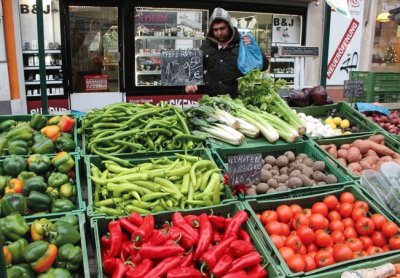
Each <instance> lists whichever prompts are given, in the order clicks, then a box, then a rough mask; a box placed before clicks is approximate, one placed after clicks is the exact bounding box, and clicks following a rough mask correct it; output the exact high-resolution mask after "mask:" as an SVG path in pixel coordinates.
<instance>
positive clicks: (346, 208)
mask: <svg viewBox="0 0 400 278" xmlns="http://www.w3.org/2000/svg"><path fill="white" fill-rule="evenodd" d="M352 212H353V204H351V203H341V204H340V207H339V213H340V215H341V216H342V217H351V214H352Z"/></svg>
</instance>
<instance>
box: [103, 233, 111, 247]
mask: <svg viewBox="0 0 400 278" xmlns="http://www.w3.org/2000/svg"><path fill="white" fill-rule="evenodd" d="M100 241H101V247H102V248H103V247H106V248H107V247H110V245H111V238H110V234H109V233H107V234H106V235H104V236H102V237H101V239H100Z"/></svg>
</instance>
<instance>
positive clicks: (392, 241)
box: [389, 235, 400, 250]
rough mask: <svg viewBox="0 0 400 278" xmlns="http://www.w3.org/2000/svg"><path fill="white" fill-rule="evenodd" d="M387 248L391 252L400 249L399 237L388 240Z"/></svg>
mask: <svg viewBox="0 0 400 278" xmlns="http://www.w3.org/2000/svg"><path fill="white" fill-rule="evenodd" d="M389 246H390V249H392V250H396V249H400V235H395V236H392V237H391V238H390V239H389Z"/></svg>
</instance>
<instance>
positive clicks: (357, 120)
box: [295, 102, 379, 138]
mask: <svg viewBox="0 0 400 278" xmlns="http://www.w3.org/2000/svg"><path fill="white" fill-rule="evenodd" d="M295 110H296V112H297V113H304V114H306V115H309V116H313V117H315V118H321V120H323V118H327V117H329V116H330V115H331V114H332V113H338V114H340V115H341V117H342V119H344V118H345V119H347V120H349V122H350V125H351V126H355V127H357V128H358V130H359V132H357V133H356V134H360V133H361V134H364V133H366V132H371V131H375V130H378V129H379V127H377V126H376V125H374V124H373V123H371V121H369V120H368V118H367V117H365V116H364V115H362V114H361V113H360V112H358V111H357V110H356V109H354V108H353V107H351V106H350V105H349V104H347V103H345V102H339V103H335V104H329V105H322V106H307V107H296V108H295ZM341 136H348V135H339V136H332V137H329V138H336V137H341ZM306 137H309V136H307V135H306Z"/></svg>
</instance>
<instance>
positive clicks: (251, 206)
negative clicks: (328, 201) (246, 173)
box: [244, 184, 400, 277]
mask: <svg viewBox="0 0 400 278" xmlns="http://www.w3.org/2000/svg"><path fill="white" fill-rule="evenodd" d="M342 192H351V193H353V194H354V196H355V197H356V200H361V201H365V202H367V203H368V204H369V213H368V214H369V215H372V214H373V213H380V214H382V215H383V216H385V218H386V219H389V220H390V221H393V222H394V223H396V224H397V225H400V223H399V221H398V220H397V219H396V217H394V216H393V215H392V214H391V213H387V212H385V211H384V210H382V209H381V208H380V207H379V206H377V205H376V203H375V202H374V201H372V200H369V199H368V198H367V197H366V196H365V194H364V193H363V192H362V191H360V190H359V189H358V188H357V187H356V186H355V185H354V184H349V185H346V186H345V187H344V188H342V189H338V190H333V191H327V192H324V193H318V194H312V195H309V194H307V193H305V194H304V195H303V196H301V197H293V198H288V199H280V200H265V201H260V200H248V201H246V202H245V203H244V205H245V206H246V207H247V209H248V210H249V211H250V212H251V213H252V215H253V217H252V218H251V220H254V219H255V222H256V225H255V227H256V230H257V232H258V233H259V235H260V236H261V237H262V238H263V239H264V241H265V244H266V245H267V246H268V248H270V249H271V250H272V252H273V255H272V256H273V258H274V261H275V263H276V264H277V265H279V266H280V267H281V268H282V270H283V272H284V273H285V275H286V277H312V276H311V275H315V276H313V277H340V276H329V275H330V273H332V272H333V271H336V272H337V271H338V269H341V271H344V270H346V269H348V268H349V267H352V268H360V267H365V266H366V265H367V262H369V261H371V260H373V261H375V260H377V259H382V260H384V259H386V258H388V257H390V256H394V255H396V256H397V257H399V256H400V250H391V251H388V252H385V253H381V254H378V255H375V256H370V257H363V258H359V259H353V260H349V261H344V262H340V263H336V264H333V265H330V266H326V267H322V268H317V269H315V270H313V271H308V272H292V271H291V270H290V269H289V267H288V265H287V264H286V262H285V260H284V259H283V257H282V256H281V255H280V253H279V251H278V249H277V248H276V247H275V245H274V243H273V242H272V240H271V238H270V237H269V235H268V233H267V232H266V231H265V228H264V226H263V225H262V223H261V222H260V221H259V220H258V219H257V216H256V213H262V212H263V211H265V210H275V209H276V208H277V207H278V206H279V205H283V204H285V205H289V206H290V205H292V204H298V205H300V206H301V207H304V208H311V206H312V204H314V203H316V202H321V201H322V200H323V199H324V197H325V196H327V195H329V194H333V195H335V196H336V197H338V198H339V196H340V194H341V193H342ZM325 275H328V276H325Z"/></svg>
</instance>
